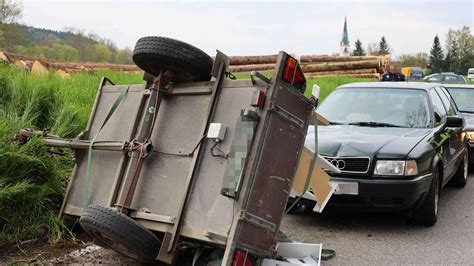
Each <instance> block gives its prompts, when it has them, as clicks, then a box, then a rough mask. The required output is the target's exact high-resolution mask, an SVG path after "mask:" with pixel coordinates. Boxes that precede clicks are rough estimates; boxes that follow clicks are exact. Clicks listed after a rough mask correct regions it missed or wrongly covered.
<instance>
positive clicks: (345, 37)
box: [341, 17, 349, 45]
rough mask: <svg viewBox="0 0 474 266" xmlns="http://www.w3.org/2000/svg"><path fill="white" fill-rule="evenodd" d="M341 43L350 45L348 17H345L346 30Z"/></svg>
mask: <svg viewBox="0 0 474 266" xmlns="http://www.w3.org/2000/svg"><path fill="white" fill-rule="evenodd" d="M341 44H343V45H349V34H348V33H347V17H345V18H344V30H343V32H342V40H341Z"/></svg>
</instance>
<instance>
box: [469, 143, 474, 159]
mask: <svg viewBox="0 0 474 266" xmlns="http://www.w3.org/2000/svg"><path fill="white" fill-rule="evenodd" d="M469 163H474V143H472V142H469Z"/></svg>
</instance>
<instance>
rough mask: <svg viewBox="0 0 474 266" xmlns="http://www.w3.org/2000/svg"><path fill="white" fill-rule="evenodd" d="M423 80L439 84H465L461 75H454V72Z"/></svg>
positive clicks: (432, 75) (431, 76) (434, 75)
mask: <svg viewBox="0 0 474 266" xmlns="http://www.w3.org/2000/svg"><path fill="white" fill-rule="evenodd" d="M423 80H424V81H427V82H439V83H467V81H466V79H465V78H464V77H463V76H462V75H458V74H455V73H454V72H446V73H436V74H431V75H429V76H426V77H425V78H423Z"/></svg>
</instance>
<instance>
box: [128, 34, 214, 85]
mask: <svg viewBox="0 0 474 266" xmlns="http://www.w3.org/2000/svg"><path fill="white" fill-rule="evenodd" d="M133 62H135V64H136V65H137V66H138V67H139V68H141V69H143V70H144V71H145V72H148V73H150V74H152V75H154V76H157V75H158V74H159V73H160V70H161V69H165V70H167V74H170V79H171V80H170V81H173V82H191V81H208V80H210V79H211V70H212V64H213V60H212V58H211V57H210V56H209V55H207V54H206V53H205V52H203V51H202V50H200V49H199V48H196V47H194V46H192V45H190V44H187V43H185V42H181V41H178V40H174V39H170V38H166V37H157V36H149V37H143V38H140V39H139V40H138V41H137V43H136V44H135V49H134V50H133Z"/></svg>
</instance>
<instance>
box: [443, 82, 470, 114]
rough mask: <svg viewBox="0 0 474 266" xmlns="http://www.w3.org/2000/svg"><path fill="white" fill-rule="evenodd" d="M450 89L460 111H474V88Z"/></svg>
mask: <svg viewBox="0 0 474 266" xmlns="http://www.w3.org/2000/svg"><path fill="white" fill-rule="evenodd" d="M448 90H449V93H450V94H451V96H452V97H453V98H454V101H455V102H456V105H457V106H458V109H459V111H461V112H474V89H469V88H448Z"/></svg>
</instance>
